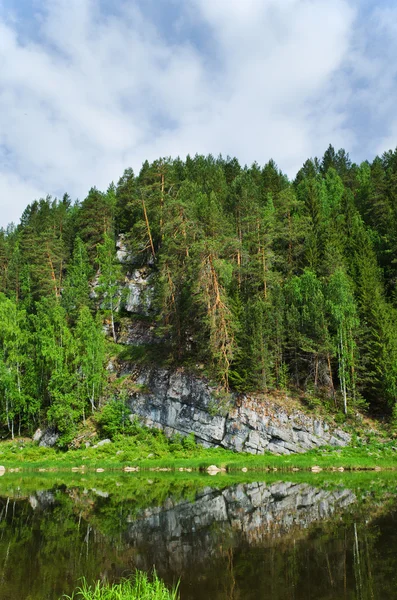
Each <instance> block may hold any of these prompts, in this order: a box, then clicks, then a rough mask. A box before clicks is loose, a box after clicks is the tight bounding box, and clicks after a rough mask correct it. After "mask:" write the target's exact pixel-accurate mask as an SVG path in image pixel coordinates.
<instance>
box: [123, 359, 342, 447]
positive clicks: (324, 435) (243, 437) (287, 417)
mask: <svg viewBox="0 0 397 600" xmlns="http://www.w3.org/2000/svg"><path fill="white" fill-rule="evenodd" d="M127 372H128V371H127ZM136 383H137V384H138V385H141V386H142V387H143V388H144V389H145V390H149V391H145V392H134V393H133V394H131V396H130V397H129V400H128V404H129V408H130V410H131V418H134V417H135V416H138V417H139V418H140V419H141V420H142V421H143V423H144V424H145V425H147V426H149V427H155V428H158V429H162V430H164V432H165V433H166V435H173V434H175V433H179V434H181V435H183V436H186V435H189V434H191V433H193V434H194V435H195V438H196V441H197V442H198V443H200V444H202V445H203V446H205V447H217V446H221V447H224V448H228V449H230V450H237V451H239V452H249V453H251V454H263V452H264V451H265V450H266V451H270V452H273V453H275V454H293V453H297V452H305V451H307V450H311V449H313V448H318V447H320V446H325V445H332V446H341V447H342V446H346V445H347V444H348V443H349V441H350V435H349V434H348V433H346V432H344V431H342V430H341V429H333V430H331V429H330V428H329V426H328V424H327V423H325V422H323V421H321V420H319V419H317V418H315V417H313V416H308V415H306V414H305V413H303V412H302V411H298V410H294V411H292V412H287V410H285V409H284V408H282V407H280V406H278V405H276V404H275V403H272V402H269V401H266V402H262V401H260V400H258V399H254V398H250V397H247V396H245V397H243V398H239V399H238V402H237V399H235V398H234V399H232V402H231V403H230V404H231V405H230V406H223V407H222V408H220V406H219V400H218V399H217V397H216V393H215V390H214V389H213V388H212V387H211V386H210V385H209V384H208V382H206V381H205V380H204V379H202V378H200V377H197V376H195V375H193V374H191V373H188V372H186V371H184V370H183V369H178V370H172V369H165V368H156V367H147V368H143V369H141V370H140V372H138V374H137V376H136Z"/></svg>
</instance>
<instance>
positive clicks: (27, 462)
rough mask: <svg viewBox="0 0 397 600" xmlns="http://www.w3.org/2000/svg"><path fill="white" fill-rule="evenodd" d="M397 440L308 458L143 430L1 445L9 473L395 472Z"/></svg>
mask: <svg viewBox="0 0 397 600" xmlns="http://www.w3.org/2000/svg"><path fill="white" fill-rule="evenodd" d="M394 444H396V442H392V441H388V442H384V441H380V440H376V439H374V440H372V441H370V443H368V444H362V443H360V442H353V443H352V444H351V445H350V446H347V447H346V448H340V449H338V448H337V449H335V448H331V447H324V448H319V449H316V450H312V451H310V452H306V453H304V454H292V455H287V456H276V455H274V454H271V453H265V454H262V455H251V454H247V453H237V452H232V451H229V450H225V449H222V448H212V449H211V448H210V449H205V448H203V447H202V446H199V445H197V444H195V443H194V440H193V439H192V438H191V437H190V436H188V437H187V438H183V439H182V438H180V437H176V438H174V439H172V440H169V439H167V438H166V437H165V436H164V434H163V433H162V432H160V431H157V430H146V429H145V428H142V429H139V430H137V432H136V433H135V434H133V435H124V436H122V435H118V436H116V437H115V439H114V440H113V441H112V442H111V443H108V444H105V445H103V446H100V447H98V448H93V447H89V448H85V447H84V448H79V449H70V450H68V451H66V452H65V451H61V450H57V449H55V448H42V447H39V446H37V444H34V443H33V442H31V441H27V440H14V441H12V442H11V441H7V442H1V443H0V465H2V466H4V467H5V468H6V469H16V468H18V469H21V468H22V469H23V470H37V469H46V470H70V469H72V468H79V469H84V470H96V469H98V468H102V469H105V470H112V471H113V470H114V471H117V470H122V469H123V468H125V467H139V469H141V470H161V469H167V470H175V471H177V470H178V469H191V470H193V471H200V470H206V469H207V467H208V466H209V465H216V466H217V467H219V468H224V469H227V470H228V471H238V470H240V471H241V469H242V468H246V469H248V470H250V471H265V470H272V469H277V470H281V471H291V470H293V469H300V470H311V469H312V467H314V466H318V467H320V468H322V469H328V470H332V469H338V468H341V467H343V468H344V469H346V470H371V469H376V468H379V469H382V470H395V469H397V445H394Z"/></svg>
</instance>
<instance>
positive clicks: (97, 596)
mask: <svg viewBox="0 0 397 600" xmlns="http://www.w3.org/2000/svg"><path fill="white" fill-rule="evenodd" d="M62 598H63V600H179V593H178V585H177V586H176V587H175V588H174V589H172V590H169V589H168V588H167V587H166V586H165V584H164V583H163V581H161V579H159V578H158V577H157V575H156V573H155V572H154V573H153V577H152V578H151V579H149V578H148V576H147V574H146V573H143V572H142V571H136V573H135V575H134V576H133V577H132V578H131V579H123V580H122V581H120V583H113V584H108V583H101V582H100V581H97V582H96V583H95V585H93V586H91V585H88V583H87V582H86V581H85V580H83V584H82V587H79V588H77V590H75V592H74V593H73V594H72V596H66V595H65V596H63V597H62Z"/></svg>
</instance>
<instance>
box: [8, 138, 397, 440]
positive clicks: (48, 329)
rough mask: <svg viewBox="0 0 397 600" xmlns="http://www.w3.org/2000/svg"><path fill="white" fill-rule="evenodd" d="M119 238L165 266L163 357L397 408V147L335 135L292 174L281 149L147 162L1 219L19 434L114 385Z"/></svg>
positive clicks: (372, 406) (158, 302) (234, 384)
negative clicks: (339, 143)
mask: <svg viewBox="0 0 397 600" xmlns="http://www.w3.org/2000/svg"><path fill="white" fill-rule="evenodd" d="M120 235H122V236H123V239H124V240H125V243H126V245H127V246H128V248H129V251H130V252H131V253H132V254H133V255H134V260H135V261H136V264H138V265H141V266H143V265H148V264H149V265H151V269H152V270H153V272H154V273H155V277H154V278H153V281H154V291H153V294H154V299H153V303H154V306H155V309H156V310H155V316H154V317H153V320H154V321H155V325H156V335H157V336H158V337H159V340H160V342H161V343H159V344H158V345H157V353H158V356H157V357H156V360H158V361H163V362H164V363H166V364H169V365H177V366H183V365H184V366H186V367H187V368H193V369H194V368H195V366H196V365H198V364H200V365H205V374H206V375H207V376H208V377H209V378H210V379H212V380H213V381H214V382H216V383H217V385H218V386H219V389H220V390H224V392H229V391H232V392H239V393H244V392H261V393H271V392H272V391H274V390H288V389H295V390H299V391H300V392H301V393H308V394H312V395H314V396H315V397H318V398H320V400H321V398H323V399H324V403H325V404H326V403H327V402H328V404H327V406H335V409H337V410H339V411H341V412H343V413H345V414H347V413H348V412H349V411H354V410H356V409H357V407H360V408H363V407H365V408H366V409H367V410H369V411H371V413H373V414H378V415H386V416H387V417H388V418H389V419H390V420H391V421H393V420H397V408H396V407H397V292H396V283H397V150H396V151H389V152H386V153H385V154H383V155H382V156H381V157H376V158H375V159H374V160H373V161H372V162H368V161H366V162H363V163H362V164H360V165H357V164H354V163H352V161H351V160H350V158H349V155H348V154H347V152H345V151H344V150H343V149H341V150H339V151H336V150H335V149H334V148H333V147H332V146H329V148H328V149H327V150H326V152H325V154H324V156H323V157H322V158H321V159H317V158H315V159H310V160H307V161H306V162H305V163H304V165H303V167H302V168H301V169H300V171H299V172H298V173H297V175H296V178H295V179H294V180H293V181H291V180H289V179H288V177H287V176H286V175H285V174H283V172H282V171H281V170H280V169H279V168H278V166H277V165H276V164H275V163H274V161H270V162H268V163H267V164H266V165H265V166H263V167H261V166H259V165H258V164H257V163H254V164H253V165H251V166H249V167H248V166H241V165H240V164H239V162H238V160H237V159H236V158H229V157H227V158H223V157H222V156H220V157H218V158H214V157H213V156H211V155H210V156H206V157H205V156H201V155H196V156H195V157H193V158H192V157H190V156H188V157H187V158H186V160H185V161H183V160H181V159H180V158H176V159H171V158H162V159H159V160H156V161H154V162H153V163H151V164H150V163H149V162H147V161H146V162H145V163H144V164H143V166H142V168H141V171H140V172H139V174H135V173H134V172H133V170H132V169H127V170H126V171H125V172H124V173H123V175H122V176H121V178H120V180H119V181H118V183H117V185H115V184H113V183H112V184H111V185H110V186H109V188H108V189H107V191H106V192H104V191H99V190H98V189H97V188H95V187H93V188H91V189H90V191H89V192H88V195H87V197H86V198H85V199H84V200H83V201H81V202H80V201H72V200H71V198H70V197H69V196H68V195H66V194H65V195H64V196H63V198H62V199H60V200H58V199H53V198H51V197H47V198H45V199H40V200H35V201H33V202H32V203H31V204H30V205H29V206H27V208H26V209H25V211H24V213H23V214H22V217H21V221H20V223H19V224H18V225H16V226H15V225H13V224H12V225H9V226H8V227H7V228H6V229H2V230H0V423H1V428H2V435H3V436H10V437H11V436H12V437H14V436H15V435H22V434H31V433H32V432H33V431H34V430H35V429H36V428H37V427H38V425H42V424H50V425H54V426H56V427H57V429H58V430H59V431H60V432H62V433H63V434H64V435H65V436H66V438H68V437H69V438H70V437H71V436H72V435H73V430H74V429H73V428H74V427H75V426H77V424H78V423H79V422H80V421H81V420H83V419H85V418H86V417H87V416H89V415H91V414H92V413H93V412H95V411H96V410H97V409H98V407H100V406H101V404H103V402H104V401H106V399H108V397H109V395H110V394H111V392H110V391H109V387H108V385H107V378H108V371H107V369H106V366H107V363H108V361H109V357H111V356H115V355H117V352H119V351H120V348H121V345H120V344H118V343H117V342H118V332H119V323H120V318H121V316H122V315H123V312H122V302H121V293H120V289H121V284H122V282H123V279H124V277H125V267H124V266H123V265H122V264H120V262H119V261H118V260H117V255H116V241H117V239H119V237H120ZM124 316H125V315H124ZM129 318H131V319H132V318H136V317H134V316H131V315H130V316H129ZM151 356H152V355H151V353H150V352H149V351H148V354H147V357H148V358H147V359H148V360H150V359H153V358H151ZM66 438H65V439H66Z"/></svg>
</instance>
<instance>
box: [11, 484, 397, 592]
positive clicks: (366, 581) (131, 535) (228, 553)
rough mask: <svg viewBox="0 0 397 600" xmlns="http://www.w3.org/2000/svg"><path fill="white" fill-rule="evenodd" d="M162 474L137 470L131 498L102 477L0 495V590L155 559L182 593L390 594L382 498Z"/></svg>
mask: <svg viewBox="0 0 397 600" xmlns="http://www.w3.org/2000/svg"><path fill="white" fill-rule="evenodd" d="M169 481H170V480H169ZM169 481H168V483H167V484H165V483H164V480H163V481H160V480H159V481H158V482H155V483H153V485H152V482H149V483H148V481H147V480H145V479H143V478H141V479H136V480H135V488H134V489H133V490H132V491H131V489H130V490H129V494H128V496H129V498H128V499H127V498H126V496H125V495H124V496H123V494H121V493H119V492H120V489H121V488H122V484H120V483H115V484H114V485H113V486H112V487H111V488H110V491H109V490H108V489H105V490H103V489H101V487H100V484H99V482H98V484H97V485H95V486H92V487H88V486H87V488H84V487H83V486H80V485H76V484H74V485H73V486H65V485H64V486H60V487H54V488H52V489H49V490H48V489H47V490H43V491H33V492H32V491H30V492H29V493H26V494H24V493H23V491H20V492H19V493H17V494H13V496H12V497H11V496H8V497H2V498H0V597H1V598H2V600H5V599H6V600H16V599H18V600H24V599H26V600H27V599H28V598H29V599H30V600H38V599H40V600H43V599H47V600H55V599H57V598H58V597H59V596H60V595H61V593H63V592H70V591H71V590H72V589H73V588H74V586H75V585H76V582H77V580H78V578H79V577H81V576H82V575H85V576H86V577H87V578H88V579H89V580H95V579H97V578H102V579H110V580H112V579H117V578H118V577H120V576H122V575H125V574H128V573H130V572H131V571H133V570H134V568H136V567H138V568H141V569H145V570H150V569H151V568H152V566H153V565H155V566H156V569H157V571H158V573H159V575H160V576H162V577H163V578H164V579H165V580H166V581H168V582H169V583H172V582H174V581H175V580H176V579H178V578H179V577H180V578H181V598H182V600H204V599H205V600H207V599H211V600H231V599H233V600H240V599H241V600H251V599H252V600H254V599H255V600H258V599H261V600H263V599H266V598H272V599H275V600H281V599H283V600H285V599H291V600H299V599H306V600H310V599H312V598H313V599H316V600H317V599H319V600H321V599H323V600H326V599H327V600H334V599H340V598H346V599H352V598H355V599H357V600H367V599H368V600H369V599H370V598H374V599H376V598H379V599H381V598H382V600H383V599H385V598H394V597H395V595H396V594H395V590H394V585H395V583H396V575H395V573H396V566H397V559H396V550H397V531H396V528H395V523H394V519H395V516H396V514H397V513H396V512H393V510H391V511H388V512H387V511H386V510H385V508H384V506H383V504H382V502H379V500H377V501H376V502H375V501H374V502H373V503H372V505H371V507H369V506H368V508H367V507H366V506H367V504H368V494H365V498H366V499H367V502H366V503H363V501H362V493H357V492H356V491H353V490H352V489H341V488H336V487H333V488H327V487H326V488H325V489H321V488H318V487H314V486H312V485H308V484H306V483H292V482H285V481H279V482H273V483H268V484H266V483H263V482H260V483H246V484H237V485H232V486H230V487H226V488H224V489H221V487H219V488H217V487H216V484H215V483H214V484H213V482H212V481H211V484H213V485H212V486H211V487H204V488H202V487H201V489H199V491H197V489H198V488H199V487H200V486H197V483H196V488H195V489H193V488H191V487H189V486H186V485H184V486H182V488H178V487H175V485H174V484H172V485H171V484H170V483H169ZM171 481H172V480H171ZM206 481H207V480H206ZM149 484H150V485H149ZM167 485H168V487H167ZM201 485H202V484H201ZM218 485H220V484H218ZM117 486H120V487H117ZM149 490H150V493H149Z"/></svg>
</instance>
